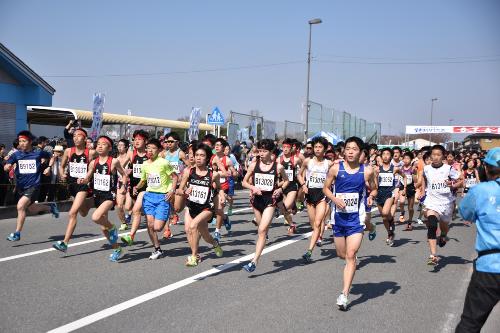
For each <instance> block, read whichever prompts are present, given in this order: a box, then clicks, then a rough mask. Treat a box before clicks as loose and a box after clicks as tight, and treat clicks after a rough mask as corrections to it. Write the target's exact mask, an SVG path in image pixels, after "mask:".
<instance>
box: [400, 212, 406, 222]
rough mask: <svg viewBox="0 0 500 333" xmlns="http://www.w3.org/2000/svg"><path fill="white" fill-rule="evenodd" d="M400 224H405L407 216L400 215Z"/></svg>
mask: <svg viewBox="0 0 500 333" xmlns="http://www.w3.org/2000/svg"><path fill="white" fill-rule="evenodd" d="M399 223H405V215H404V214H403V213H401V215H399Z"/></svg>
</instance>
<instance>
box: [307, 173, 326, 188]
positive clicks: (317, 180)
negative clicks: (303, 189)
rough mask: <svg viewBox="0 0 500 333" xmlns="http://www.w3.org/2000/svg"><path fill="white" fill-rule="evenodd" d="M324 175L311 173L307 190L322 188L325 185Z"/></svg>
mask: <svg viewBox="0 0 500 333" xmlns="http://www.w3.org/2000/svg"><path fill="white" fill-rule="evenodd" d="M325 180H326V175H325V174H323V173H317V172H313V173H312V174H311V175H310V176H309V181H308V185H307V187H309V188H323V185H324V184H325Z"/></svg>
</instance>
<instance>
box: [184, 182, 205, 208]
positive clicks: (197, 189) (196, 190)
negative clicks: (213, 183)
mask: <svg viewBox="0 0 500 333" xmlns="http://www.w3.org/2000/svg"><path fill="white" fill-rule="evenodd" d="M189 187H190V188H191V193H190V194H189V199H188V200H189V201H191V202H195V203H198V204H200V205H203V204H205V203H206V202H207V199H208V191H209V188H208V187H206V186H199V185H190V186H189Z"/></svg>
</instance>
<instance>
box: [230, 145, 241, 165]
mask: <svg viewBox="0 0 500 333" xmlns="http://www.w3.org/2000/svg"><path fill="white" fill-rule="evenodd" d="M231 153H233V155H234V156H235V157H236V159H237V160H238V161H240V160H241V144H240V140H236V142H235V143H234V145H233V149H231Z"/></svg>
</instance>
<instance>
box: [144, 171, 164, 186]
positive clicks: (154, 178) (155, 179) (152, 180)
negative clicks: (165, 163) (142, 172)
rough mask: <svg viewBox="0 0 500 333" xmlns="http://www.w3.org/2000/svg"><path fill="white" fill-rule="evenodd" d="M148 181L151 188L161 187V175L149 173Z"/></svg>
mask: <svg viewBox="0 0 500 333" xmlns="http://www.w3.org/2000/svg"><path fill="white" fill-rule="evenodd" d="M147 180H148V187H149V188H158V187H160V186H161V179H160V175H159V174H157V173H149V174H148V179H147Z"/></svg>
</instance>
